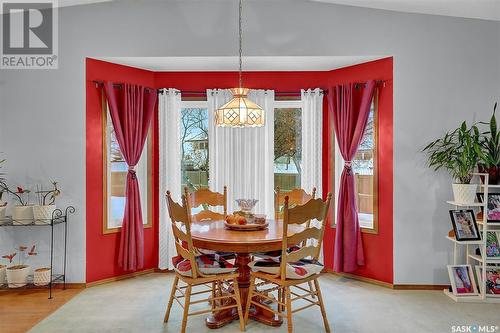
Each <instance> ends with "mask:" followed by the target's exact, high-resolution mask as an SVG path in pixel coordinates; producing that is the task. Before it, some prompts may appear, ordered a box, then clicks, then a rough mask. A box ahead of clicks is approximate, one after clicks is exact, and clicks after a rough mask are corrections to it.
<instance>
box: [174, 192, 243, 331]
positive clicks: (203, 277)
mask: <svg viewBox="0 0 500 333" xmlns="http://www.w3.org/2000/svg"><path fill="white" fill-rule="evenodd" d="M167 205H168V212H169V215H170V220H171V224H172V230H173V234H174V240H175V247H176V250H177V256H176V257H174V258H173V259H172V263H173V265H174V271H175V278H174V282H173V284H172V290H171V292H170V298H169V300H168V306H167V311H166V313H165V318H164V322H168V319H169V316H170V310H171V309H172V304H173V301H174V300H175V301H177V303H179V305H180V306H181V307H182V308H183V317H182V328H181V333H184V332H185V331H186V325H187V319H188V316H193V315H199V314H203V313H208V312H212V313H215V312H216V311H222V310H226V309H232V308H237V311H238V316H239V318H240V330H241V331H245V322H244V320H243V310H242V307H241V300H240V291H239V287H238V280H237V278H238V272H236V269H237V268H236V267H235V266H234V265H232V264H231V263H229V262H228V261H226V260H225V259H223V258H221V257H219V256H217V255H215V254H213V255H205V254H202V255H198V254H197V252H196V249H195V248H194V246H193V240H192V237H191V222H192V220H191V214H190V207H189V203H188V201H187V199H186V196H185V195H183V196H182V205H179V204H178V203H176V202H174V201H173V200H172V197H171V194H170V191H167ZM179 282H183V283H184V285H183V286H181V285H180V283H179ZM221 284H224V285H226V286H227V288H225V290H226V292H225V293H220V294H216V285H221ZM207 286H208V287H209V289H206V288H207ZM193 287H202V289H203V290H202V291H195V292H193ZM207 293H210V296H208V298H203V299H199V300H195V301H193V300H192V299H191V297H192V296H195V295H203V294H207ZM182 298H184V303H182V302H181V300H182ZM233 300H234V302H233ZM203 302H209V303H210V304H211V307H210V308H209V309H204V310H196V311H194V312H191V313H190V312H189V307H190V306H191V305H193V304H199V303H203Z"/></svg>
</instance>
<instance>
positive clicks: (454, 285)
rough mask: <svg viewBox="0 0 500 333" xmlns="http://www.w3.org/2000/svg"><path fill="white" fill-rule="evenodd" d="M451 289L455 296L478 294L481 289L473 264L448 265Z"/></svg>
mask: <svg viewBox="0 0 500 333" xmlns="http://www.w3.org/2000/svg"><path fill="white" fill-rule="evenodd" d="M448 275H449V276H450V283H451V290H452V292H453V295H455V296H461V297H462V296H464V297H465V296H477V295H479V290H478V287H477V283H476V280H475V278H474V272H473V271H472V266H471V265H448Z"/></svg>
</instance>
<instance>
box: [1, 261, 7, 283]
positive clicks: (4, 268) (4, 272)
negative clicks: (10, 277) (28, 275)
mask: <svg viewBox="0 0 500 333" xmlns="http://www.w3.org/2000/svg"><path fill="white" fill-rule="evenodd" d="M5 283H7V266H5V265H0V286H1V285H3V284H5Z"/></svg>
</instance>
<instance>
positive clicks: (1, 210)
mask: <svg viewBox="0 0 500 333" xmlns="http://www.w3.org/2000/svg"><path fill="white" fill-rule="evenodd" d="M1 204H2V203H1V202H0V205H1ZM6 211H7V206H0V224H4V222H5V221H6V220H5V212H6Z"/></svg>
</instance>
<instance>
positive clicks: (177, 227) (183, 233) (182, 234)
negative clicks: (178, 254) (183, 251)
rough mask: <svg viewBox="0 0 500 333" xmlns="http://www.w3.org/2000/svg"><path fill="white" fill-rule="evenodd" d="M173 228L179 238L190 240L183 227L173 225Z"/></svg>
mask: <svg viewBox="0 0 500 333" xmlns="http://www.w3.org/2000/svg"><path fill="white" fill-rule="evenodd" d="M172 230H173V233H174V237H176V238H179V240H181V241H184V242H188V241H189V237H188V235H186V233H185V232H183V231H182V229H181V228H179V226H177V225H175V226H173V227H172Z"/></svg>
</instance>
